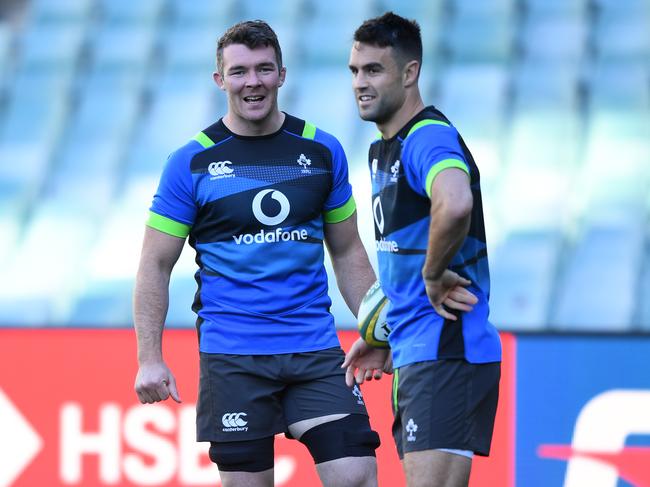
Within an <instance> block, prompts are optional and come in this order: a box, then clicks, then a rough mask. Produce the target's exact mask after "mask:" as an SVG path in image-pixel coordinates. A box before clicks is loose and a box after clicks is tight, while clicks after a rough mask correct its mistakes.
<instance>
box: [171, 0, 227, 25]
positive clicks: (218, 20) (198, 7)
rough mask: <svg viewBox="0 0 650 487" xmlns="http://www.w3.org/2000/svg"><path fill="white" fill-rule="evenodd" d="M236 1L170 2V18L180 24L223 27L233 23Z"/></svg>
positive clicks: (201, 0)
mask: <svg viewBox="0 0 650 487" xmlns="http://www.w3.org/2000/svg"><path fill="white" fill-rule="evenodd" d="M236 8H237V2H236V1H235V0H220V1H218V2H216V1H214V0H193V1H191V2H188V1H187V0H170V5H169V10H170V16H171V17H172V18H173V19H175V20H176V22H178V23H179V24H204V25H223V24H228V25H230V23H231V22H232V21H233V17H234V13H235V11H236Z"/></svg>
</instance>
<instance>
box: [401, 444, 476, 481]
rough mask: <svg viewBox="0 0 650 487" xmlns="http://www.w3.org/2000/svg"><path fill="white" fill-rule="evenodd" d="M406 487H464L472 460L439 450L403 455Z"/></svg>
mask: <svg viewBox="0 0 650 487" xmlns="http://www.w3.org/2000/svg"><path fill="white" fill-rule="evenodd" d="M403 466H404V472H405V474H406V485H407V486H408V487H466V486H467V485H468V484H469V474H470V470H471V468H472V459H471V458H469V457H466V456H462V455H456V454H454V453H447V452H444V451H440V450H424V451H414V452H410V453H406V454H405V455H404V461H403Z"/></svg>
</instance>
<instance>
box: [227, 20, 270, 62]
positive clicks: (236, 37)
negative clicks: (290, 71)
mask: <svg viewBox="0 0 650 487" xmlns="http://www.w3.org/2000/svg"><path fill="white" fill-rule="evenodd" d="M231 44H243V45H245V46H246V47H248V48H249V49H256V48H258V47H268V46H271V47H273V50H274V51H275V60H276V61H277V64H278V69H280V68H281V67H282V49H280V43H279V42H278V36H276V35H275V32H274V31H273V29H271V26H270V25H269V24H267V23H266V22H264V21H263V20H247V21H245V22H239V23H237V24H235V25H233V26H232V27H230V28H229V29H228V30H227V31H226V32H225V33H224V35H222V36H221V38H220V39H219V41H218V42H217V70H218V71H219V72H220V73H223V50H224V49H225V48H226V47H228V46H229V45H231Z"/></svg>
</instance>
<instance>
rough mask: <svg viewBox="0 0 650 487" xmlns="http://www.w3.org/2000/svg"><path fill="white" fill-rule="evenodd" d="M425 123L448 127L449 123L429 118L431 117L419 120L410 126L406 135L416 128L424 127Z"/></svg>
mask: <svg viewBox="0 0 650 487" xmlns="http://www.w3.org/2000/svg"><path fill="white" fill-rule="evenodd" d="M427 125H442V126H444V127H449V124H448V123H447V122H443V121H442V120H431V119H427V120H420V121H419V122H418V123H416V124H415V125H413V127H411V130H409V133H408V134H406V136H407V137H408V136H409V135H411V134H412V133H413V132H415V131H416V130H417V129H419V128H422V127H426V126H427Z"/></svg>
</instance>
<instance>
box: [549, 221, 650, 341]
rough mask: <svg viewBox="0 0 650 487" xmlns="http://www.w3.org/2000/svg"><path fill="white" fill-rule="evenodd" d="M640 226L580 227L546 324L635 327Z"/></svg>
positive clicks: (568, 327)
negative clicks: (579, 234)
mask: <svg viewBox="0 0 650 487" xmlns="http://www.w3.org/2000/svg"><path fill="white" fill-rule="evenodd" d="M642 249H643V225H631V226H628V225H620V224H619V223H616V222H614V223H612V224H610V225H608V226H605V225H597V226H589V227H587V228H585V231H584V233H583V234H582V235H581V237H580V238H579V240H578V241H577V242H576V244H575V247H574V248H573V250H572V251H570V252H569V254H568V255H567V256H566V258H567V260H566V265H565V267H564V275H563V276H562V277H561V279H560V281H559V287H558V293H557V301H556V305H555V306H554V307H553V311H554V312H553V313H552V316H551V324H552V326H553V327H554V328H556V329H558V330H565V331H566V330H592V331H596V330H601V331H602V330H608V331H630V330H631V329H633V327H634V323H633V318H634V313H635V307H636V304H635V299H636V291H637V285H638V271H639V262H641V257H642Z"/></svg>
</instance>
